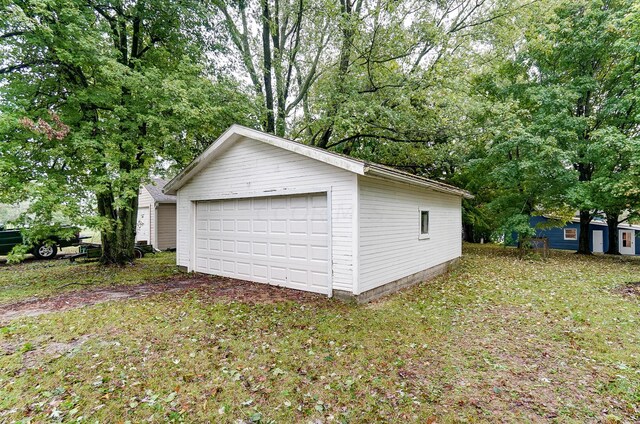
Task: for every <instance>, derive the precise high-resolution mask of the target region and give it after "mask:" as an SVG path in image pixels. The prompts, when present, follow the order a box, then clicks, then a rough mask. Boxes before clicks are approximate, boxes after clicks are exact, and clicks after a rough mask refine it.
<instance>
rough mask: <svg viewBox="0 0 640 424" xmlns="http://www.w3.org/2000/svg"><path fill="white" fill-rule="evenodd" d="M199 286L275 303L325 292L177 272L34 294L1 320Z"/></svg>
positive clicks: (3, 312)
mask: <svg viewBox="0 0 640 424" xmlns="http://www.w3.org/2000/svg"><path fill="white" fill-rule="evenodd" d="M187 290H200V291H201V292H202V294H203V295H204V297H205V298H208V299H210V300H219V299H223V300H230V301H239V302H245V303H274V302H283V301H313V300H318V299H322V298H323V296H321V295H316V294H313V293H307V292H302V291H298V290H292V289H286V288H281V287H273V286H269V285H266V284H258V283H252V282H249V281H241V280H234V279H231V278H223V277H215V276H209V275H202V274H196V275H193V276H184V275H181V276H177V277H173V278H168V279H166V280H162V281H159V282H155V283H145V284H139V285H133V286H131V285H130V286H126V285H118V286H111V287H101V288H87V289H84V290H76V291H71V292H66V293H63V294H60V295H56V296H50V297H44V298H31V299H26V300H22V301H19V302H15V303H8V304H4V305H1V306H0V323H6V322H8V321H11V320H13V319H17V318H21V317H31V316H37V315H42V314H46V313H51V312H60V311H66V310H69V309H75V308H81V307H83V306H89V305H96V304H98V303H103V302H108V301H115V300H126V299H134V298H141V297H147V296H151V295H156V294H160V293H175V292H182V291H187Z"/></svg>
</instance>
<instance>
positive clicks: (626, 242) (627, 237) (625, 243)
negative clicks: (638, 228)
mask: <svg viewBox="0 0 640 424" xmlns="http://www.w3.org/2000/svg"><path fill="white" fill-rule="evenodd" d="M622 247H631V232H630V231H623V232H622Z"/></svg>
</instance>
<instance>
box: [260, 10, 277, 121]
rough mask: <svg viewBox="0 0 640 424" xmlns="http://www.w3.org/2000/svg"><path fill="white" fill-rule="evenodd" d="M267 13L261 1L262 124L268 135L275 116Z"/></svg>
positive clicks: (269, 30) (269, 17) (268, 14)
mask: <svg viewBox="0 0 640 424" xmlns="http://www.w3.org/2000/svg"><path fill="white" fill-rule="evenodd" d="M270 15H271V14H270V12H269V2H268V0H262V51H263V60H264V64H263V65H264V66H263V69H262V75H263V80H264V95H265V107H266V111H265V112H266V117H265V120H264V123H263V126H264V130H265V131H266V132H268V133H271V134H274V133H275V115H274V105H273V86H272V85H271V70H272V67H273V65H272V63H271V40H270V39H269V37H270V35H271V29H270V24H271V16H270Z"/></svg>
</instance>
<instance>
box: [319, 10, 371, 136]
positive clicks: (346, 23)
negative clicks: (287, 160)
mask: <svg viewBox="0 0 640 424" xmlns="http://www.w3.org/2000/svg"><path fill="white" fill-rule="evenodd" d="M354 1H355V2H356V3H355V7H354V4H353V3H352V0H340V12H341V15H342V20H343V24H342V25H343V26H342V45H341V46H340V59H339V61H338V72H337V76H336V85H335V86H336V89H335V92H334V94H333V96H332V98H331V103H330V105H329V108H328V110H327V115H328V118H329V122H328V124H327V127H326V128H325V129H324V131H323V132H322V135H321V136H320V139H319V140H318V142H317V143H316V145H317V146H318V147H321V148H323V149H326V148H327V146H328V145H329V141H330V140H331V136H332V135H333V127H334V125H335V116H336V115H337V114H338V111H339V109H340V104H341V102H342V100H341V99H342V96H344V94H345V84H346V80H347V74H348V72H349V65H350V61H351V50H352V48H353V41H354V38H355V29H354V28H353V25H354V24H355V19H357V18H358V17H359V15H360V7H361V5H362V1H361V0H354Z"/></svg>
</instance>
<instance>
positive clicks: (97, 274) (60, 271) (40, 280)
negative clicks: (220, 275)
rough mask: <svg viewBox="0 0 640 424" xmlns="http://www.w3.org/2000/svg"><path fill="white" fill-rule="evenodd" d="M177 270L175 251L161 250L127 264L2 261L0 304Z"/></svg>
mask: <svg viewBox="0 0 640 424" xmlns="http://www.w3.org/2000/svg"><path fill="white" fill-rule="evenodd" d="M177 273H178V268H177V267H176V266H175V254H173V253H168V252H162V253H157V254H155V255H153V254H151V255H149V254H148V255H145V257H144V258H143V259H142V260H140V261H138V262H136V263H135V264H134V265H130V266H127V267H123V268H120V267H100V266H98V265H97V264H96V263H95V262H94V261H92V262H87V261H85V260H84V259H79V260H78V262H76V263H72V262H70V261H69V260H68V259H60V258H59V259H55V260H51V261H38V260H32V261H28V262H25V263H22V264H19V265H13V266H9V265H0V305H2V304H6V303H9V302H14V301H17V300H22V299H27V298H31V297H44V296H50V295H53V294H57V293H61V292H65V291H72V290H78V288H82V287H104V286H110V285H114V284H119V285H120V284H126V285H134V284H141V283H144V282H145V281H150V280H153V279H158V278H164V277H169V276H172V275H175V274H177Z"/></svg>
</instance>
